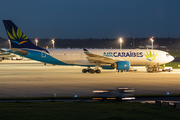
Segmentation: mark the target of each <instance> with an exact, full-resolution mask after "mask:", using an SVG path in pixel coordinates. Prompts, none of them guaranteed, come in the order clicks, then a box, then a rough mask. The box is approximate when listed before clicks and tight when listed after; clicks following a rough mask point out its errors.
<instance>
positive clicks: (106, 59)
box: [83, 48, 121, 64]
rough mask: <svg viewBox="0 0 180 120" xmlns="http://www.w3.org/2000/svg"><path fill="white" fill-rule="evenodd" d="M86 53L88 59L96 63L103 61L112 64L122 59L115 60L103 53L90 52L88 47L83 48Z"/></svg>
mask: <svg viewBox="0 0 180 120" xmlns="http://www.w3.org/2000/svg"><path fill="white" fill-rule="evenodd" d="M83 50H84V53H85V54H86V55H87V56H88V57H87V59H88V60H89V61H90V62H91V63H92V62H93V63H96V62H101V63H105V64H112V63H115V62H117V61H121V60H115V59H112V58H109V57H105V56H102V55H97V54H94V53H91V52H89V51H88V50H87V49H85V48H84V49H83Z"/></svg>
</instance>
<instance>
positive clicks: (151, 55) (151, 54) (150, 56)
mask: <svg viewBox="0 0 180 120" xmlns="http://www.w3.org/2000/svg"><path fill="white" fill-rule="evenodd" d="M144 55H145V56H146V58H147V60H149V61H153V60H155V58H156V56H157V53H156V54H155V53H154V52H151V51H149V52H146V53H144Z"/></svg>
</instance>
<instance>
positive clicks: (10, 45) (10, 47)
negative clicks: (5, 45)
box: [8, 39, 11, 49]
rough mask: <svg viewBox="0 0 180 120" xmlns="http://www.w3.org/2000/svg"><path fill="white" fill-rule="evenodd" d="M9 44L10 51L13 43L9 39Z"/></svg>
mask: <svg viewBox="0 0 180 120" xmlns="http://www.w3.org/2000/svg"><path fill="white" fill-rule="evenodd" d="M8 42H9V49H11V41H10V39H8Z"/></svg>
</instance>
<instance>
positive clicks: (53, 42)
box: [51, 38, 55, 49]
mask: <svg viewBox="0 0 180 120" xmlns="http://www.w3.org/2000/svg"><path fill="white" fill-rule="evenodd" d="M51 42H52V44H53V49H54V44H55V40H54V38H53V39H52V40H51Z"/></svg>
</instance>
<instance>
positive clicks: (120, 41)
mask: <svg viewBox="0 0 180 120" xmlns="http://www.w3.org/2000/svg"><path fill="white" fill-rule="evenodd" d="M122 42H123V40H122V37H121V38H119V43H120V49H122Z"/></svg>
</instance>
